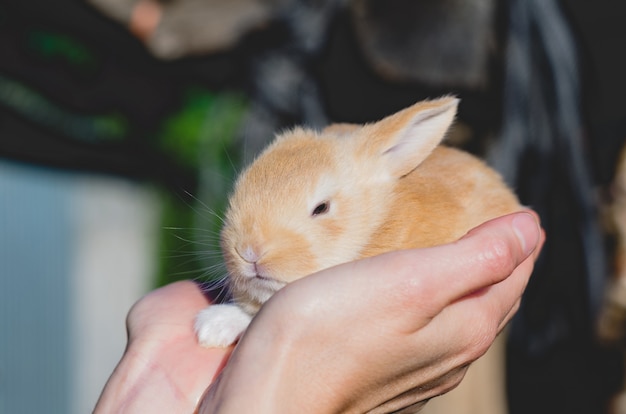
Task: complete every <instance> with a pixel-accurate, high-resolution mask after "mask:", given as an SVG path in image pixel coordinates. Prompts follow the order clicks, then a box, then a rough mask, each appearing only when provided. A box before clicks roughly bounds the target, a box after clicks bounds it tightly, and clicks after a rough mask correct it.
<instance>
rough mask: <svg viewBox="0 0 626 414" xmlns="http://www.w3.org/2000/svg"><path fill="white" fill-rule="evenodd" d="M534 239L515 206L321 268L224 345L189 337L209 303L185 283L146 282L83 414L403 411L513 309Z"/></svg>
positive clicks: (452, 377)
mask: <svg viewBox="0 0 626 414" xmlns="http://www.w3.org/2000/svg"><path fill="white" fill-rule="evenodd" d="M544 238H545V236H544V234H543V231H542V230H541V228H540V226H539V224H538V219H537V217H536V215H535V214H534V213H532V212H521V213H515V214H511V215H508V216H504V217H501V218H498V219H495V220H491V221H489V222H487V223H484V224H483V225H481V226H479V227H477V228H476V229H474V230H472V231H470V232H469V233H468V234H467V235H466V236H465V237H463V238H462V239H461V240H459V241H457V242H455V243H451V244H448V245H443V246H438V247H432V248H426V249H415V250H406V251H399V252H392V253H388V254H384V255H381V256H377V257H373V258H369V259H365V260H360V261H357V262H352V263H347V264H344V265H340V266H337V267H334V268H331V269H327V270H324V271H321V272H319V273H317V274H315V275H311V276H309V277H306V278H304V279H301V280H299V281H296V282H294V283H292V284H290V285H288V286H287V287H285V288H284V289H282V290H281V291H279V292H278V293H277V294H275V295H274V296H273V297H272V298H271V299H270V300H269V301H268V302H267V303H266V304H265V305H264V306H263V308H262V309H261V311H260V312H259V314H258V315H257V316H256V317H255V319H254V320H253V322H252V324H251V325H250V327H249V328H248V330H247V331H246V333H245V334H244V336H243V338H242V339H241V340H240V342H239V344H238V345H237V347H236V348H235V349H234V350H233V348H232V347H231V348H226V349H206V348H202V347H200V346H199V345H198V344H197V340H196V338H195V334H194V332H193V318H194V316H195V315H196V313H197V312H198V311H199V310H201V309H203V308H204V307H205V306H207V302H208V300H207V299H206V297H205V296H204V295H203V294H202V292H201V291H200V289H199V288H198V286H197V285H196V284H195V283H193V282H178V283H174V284H172V285H169V286H166V287H164V288H161V289H158V290H156V291H154V292H152V293H150V294H148V295H147V296H145V297H144V298H142V299H141V300H140V301H139V302H137V304H136V305H135V306H134V307H133V309H132V310H131V312H130V313H129V315H128V320H127V325H128V332H129V339H128V346H127V349H126V352H125V353H124V356H123V357H122V359H121V361H120V363H119V365H118V366H117V368H116V369H115V371H114V372H113V374H112V375H111V377H110V379H109V381H108V383H107V385H106V387H105V389H104V391H103V393H102V395H101V397H100V400H99V401H98V404H97V406H96V410H95V412H96V413H136V412H179V413H185V412H188V413H192V412H198V413H203V414H208V413H211V414H213V413H245V412H254V413H259V414H264V413H272V414H277V413H279V414H280V413H294V412H298V413H320V414H325V413H328V414H330V413H364V412H371V413H388V412H395V411H397V410H399V409H401V408H404V407H411V409H412V410H413V411H412V412H415V410H418V409H419V407H421V406H423V405H424V404H425V403H426V402H427V401H428V399H430V398H432V397H434V396H436V395H439V394H441V393H444V392H446V391H449V390H450V389H452V388H454V387H455V386H456V385H457V384H458V383H459V382H460V381H461V380H462V378H463V376H464V374H465V372H466V370H467V367H468V365H469V364H470V363H471V362H473V361H474V360H476V359H477V358H479V357H480V356H481V355H483V354H484V353H485V352H486V350H487V349H488V347H489V346H490V345H491V343H492V342H493V340H494V339H495V337H496V335H497V334H498V333H499V332H500V331H502V329H503V328H504V326H505V325H506V323H507V322H508V321H509V320H510V319H511V317H512V316H513V315H514V314H515V312H516V311H517V309H518V307H519V303H520V298H521V295H522V293H523V291H524V289H525V287H526V284H527V283H528V280H529V277H530V274H531V272H532V269H533V265H534V262H535V260H536V258H537V256H538V254H539V251H540V250H541V246H542V245H543V241H544ZM195 410H197V411H195Z"/></svg>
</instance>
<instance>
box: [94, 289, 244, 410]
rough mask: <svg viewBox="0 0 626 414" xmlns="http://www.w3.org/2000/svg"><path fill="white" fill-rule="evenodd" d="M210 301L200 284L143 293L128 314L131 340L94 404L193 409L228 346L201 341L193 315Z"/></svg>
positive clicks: (118, 407) (100, 407)
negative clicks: (199, 340)
mask: <svg viewBox="0 0 626 414" xmlns="http://www.w3.org/2000/svg"><path fill="white" fill-rule="evenodd" d="M208 305H209V301H208V299H207V298H206V296H205V295H204V293H203V292H202V290H201V288H200V286H198V285H197V284H196V283H194V282H191V281H182V282H176V283H173V284H170V285H167V286H165V287H162V288H160V289H157V290H155V291H153V292H151V293H149V294H148V295H146V296H144V297H143V298H142V299H140V300H139V301H138V302H137V303H136V304H135V306H133V308H132V309H131V311H130V312H129V314H128V317H127V320H126V325H127V330H128V344H127V346H126V350H125V352H124V355H123V357H122V360H121V361H120V363H119V364H118V366H117V367H116V368H115V371H114V372H113V374H112V375H111V377H110V378H109V381H108V382H107V384H106V386H105V388H104V391H103V392H102V395H101V396H100V399H99V401H98V404H97V405H96V408H95V410H94V413H95V414H100V413H106V414H109V413H191V412H194V410H195V409H196V406H197V405H198V402H199V401H200V398H201V397H202V395H203V394H204V392H205V391H206V388H207V387H208V386H209V384H211V382H212V381H213V380H214V378H215V376H216V375H217V373H218V371H219V370H220V369H221V368H222V366H223V365H224V364H225V363H226V360H227V359H228V356H229V355H230V352H231V351H232V347H230V348H213V349H208V348H202V347H200V346H199V345H198V341H197V339H196V335H195V331H194V330H193V320H194V318H195V315H196V314H197V313H198V312H199V311H200V310H201V309H204V308H205V307H206V306H208Z"/></svg>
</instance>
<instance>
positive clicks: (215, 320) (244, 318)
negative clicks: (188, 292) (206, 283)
mask: <svg viewBox="0 0 626 414" xmlns="http://www.w3.org/2000/svg"><path fill="white" fill-rule="evenodd" d="M251 320H252V317H251V316H250V315H248V314H247V313H245V312H244V311H243V310H241V308H240V307H239V306H237V305H230V304H223V305H211V306H209V307H207V308H205V309H203V310H201V311H200V312H199V313H198V315H197V316H196V322H195V329H196V334H197V335H198V341H199V342H200V345H202V346H204V347H207V348H215V347H226V346H229V345H231V344H233V343H234V342H235V341H236V340H237V339H238V338H239V337H240V336H241V334H242V333H243V331H245V330H246V328H247V327H248V325H249V324H250V321H251Z"/></svg>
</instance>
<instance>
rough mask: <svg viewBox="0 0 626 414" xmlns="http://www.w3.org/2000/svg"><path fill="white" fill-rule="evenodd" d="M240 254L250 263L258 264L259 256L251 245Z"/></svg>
mask: <svg viewBox="0 0 626 414" xmlns="http://www.w3.org/2000/svg"><path fill="white" fill-rule="evenodd" d="M238 253H239V255H240V256H241V258H242V259H243V260H245V261H246V262H248V263H256V262H257V261H258V260H259V255H258V254H257V252H256V251H255V250H254V249H253V248H252V246H250V245H248V246H246V247H244V248H243V249H241V250H240V251H238Z"/></svg>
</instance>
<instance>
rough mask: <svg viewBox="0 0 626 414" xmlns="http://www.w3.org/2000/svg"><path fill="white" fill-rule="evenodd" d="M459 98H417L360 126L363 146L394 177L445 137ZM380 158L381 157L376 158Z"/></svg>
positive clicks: (426, 155) (421, 158)
mask: <svg viewBox="0 0 626 414" xmlns="http://www.w3.org/2000/svg"><path fill="white" fill-rule="evenodd" d="M458 102H459V100H458V99H456V98H454V97H444V98H440V99H437V100H433V101H422V102H418V103H416V104H415V105H413V106H410V107H408V108H406V109H403V110H402V111H399V112H396V113H395V114H393V115H390V116H388V117H386V118H384V119H383V120H381V121H378V122H376V123H374V124H371V125H366V126H364V127H363V129H362V130H361V131H362V133H363V135H362V138H363V140H362V142H361V143H362V146H361V149H362V150H363V151H365V152H366V153H368V154H367V155H366V157H368V158H369V157H374V159H373V160H372V161H375V162H377V163H378V162H382V163H383V168H385V169H386V171H387V172H388V173H389V174H390V175H391V176H393V177H402V176H404V175H406V174H408V173H410V172H411V171H413V170H414V169H415V168H416V167H417V166H418V165H419V164H421V163H422V161H424V159H426V157H428V156H429V155H430V153H431V152H432V151H433V150H434V149H435V147H437V145H439V143H440V142H441V140H442V139H443V138H444V136H445V134H446V131H447V130H448V128H449V127H450V125H451V124H452V122H453V121H454V116H455V115H456V110H457V106H458ZM376 158H378V160H376Z"/></svg>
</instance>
